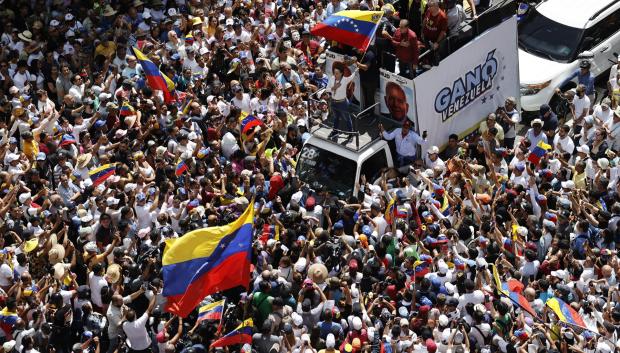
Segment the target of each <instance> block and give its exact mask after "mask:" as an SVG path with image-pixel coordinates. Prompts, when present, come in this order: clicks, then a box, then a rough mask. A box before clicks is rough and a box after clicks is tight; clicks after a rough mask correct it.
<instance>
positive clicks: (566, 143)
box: [553, 135, 575, 155]
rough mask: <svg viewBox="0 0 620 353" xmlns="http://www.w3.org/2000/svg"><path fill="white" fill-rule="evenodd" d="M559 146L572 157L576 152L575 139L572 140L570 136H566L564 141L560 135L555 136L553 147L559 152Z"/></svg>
mask: <svg viewBox="0 0 620 353" xmlns="http://www.w3.org/2000/svg"><path fill="white" fill-rule="evenodd" d="M558 145H560V147H561V148H562V150H563V151H564V152H568V153H570V154H571V155H572V154H573V151H574V150H575V143H574V142H573V139H571V138H570V137H569V136H565V137H564V138H563V139H561V138H560V135H555V137H554V138H553V147H554V148H555V149H556V150H557V149H558V148H557V146H558Z"/></svg>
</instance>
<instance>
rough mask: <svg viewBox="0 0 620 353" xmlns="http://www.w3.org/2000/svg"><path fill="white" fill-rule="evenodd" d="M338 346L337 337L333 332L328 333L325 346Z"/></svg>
mask: <svg viewBox="0 0 620 353" xmlns="http://www.w3.org/2000/svg"><path fill="white" fill-rule="evenodd" d="M335 346H336V338H335V337H334V334H333V333H330V334H328V335H327V338H326V339H325V347H326V348H334V347H335Z"/></svg>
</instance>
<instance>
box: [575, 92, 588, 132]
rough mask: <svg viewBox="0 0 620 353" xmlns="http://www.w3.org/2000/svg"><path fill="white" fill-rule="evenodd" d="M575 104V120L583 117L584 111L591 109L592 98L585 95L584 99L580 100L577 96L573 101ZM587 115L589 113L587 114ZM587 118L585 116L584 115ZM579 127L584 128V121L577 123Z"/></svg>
mask: <svg viewBox="0 0 620 353" xmlns="http://www.w3.org/2000/svg"><path fill="white" fill-rule="evenodd" d="M573 104H575V115H577V116H576V117H575V119H577V118H579V117H580V116H581V113H582V112H583V110H584V109H586V110H587V109H590V98H588V96H587V95H585V94H584V95H583V98H579V96H577V95H575V99H573ZM586 115H588V113H587V112H586ZM584 116H585V115H584ZM577 125H579V126H583V119H581V120H580V121H578V122H577Z"/></svg>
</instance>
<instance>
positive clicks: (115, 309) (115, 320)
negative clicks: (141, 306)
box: [106, 288, 144, 353]
mask: <svg viewBox="0 0 620 353" xmlns="http://www.w3.org/2000/svg"><path fill="white" fill-rule="evenodd" d="M143 293H144V288H140V289H139V290H138V291H137V292H135V293H133V294H131V295H128V296H126V297H123V296H121V295H120V294H114V295H113V296H112V302H111V303H110V306H109V307H108V311H107V312H106V318H107V319H108V338H109V339H110V347H109V348H108V353H112V352H113V351H114V350H115V349H116V346H117V343H118V334H119V329H120V326H121V322H122V321H123V313H125V312H127V310H128V309H129V308H128V307H126V306H125V304H129V303H131V302H132V301H133V300H134V299H136V298H138V297H139V296H140V295H142V294H143Z"/></svg>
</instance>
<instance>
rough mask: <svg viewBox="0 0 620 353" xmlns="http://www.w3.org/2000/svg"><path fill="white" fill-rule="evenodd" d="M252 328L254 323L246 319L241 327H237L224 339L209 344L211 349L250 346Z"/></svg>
mask: <svg viewBox="0 0 620 353" xmlns="http://www.w3.org/2000/svg"><path fill="white" fill-rule="evenodd" d="M253 327H254V323H253V322H252V319H247V320H245V321H244V322H243V323H242V324H241V325H239V326H237V328H236V329H234V330H232V331H230V332H229V333H228V334H226V335H225V336H224V337H222V338H220V339H218V340H217V341H215V342H213V343H211V348H212V347H226V346H232V345H234V344H245V343H247V344H252V328H253Z"/></svg>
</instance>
